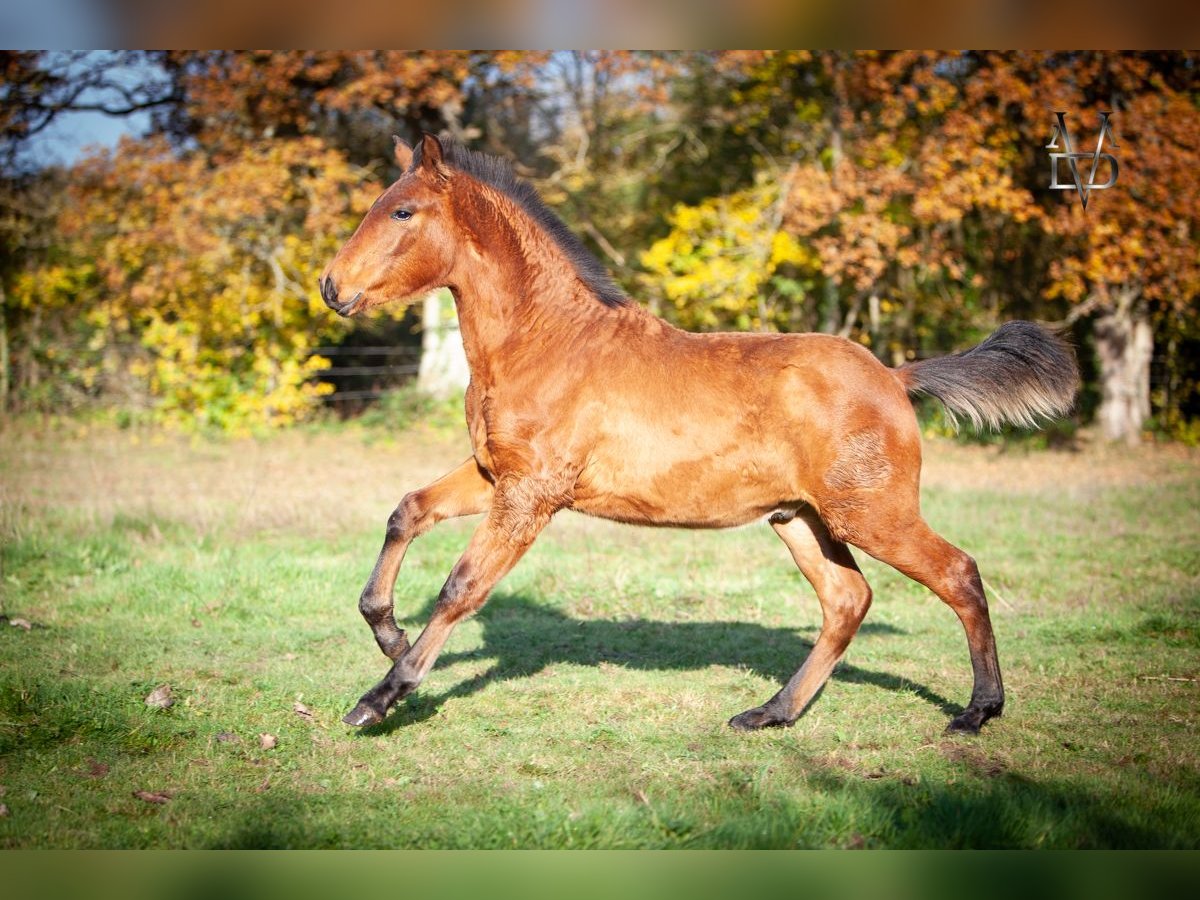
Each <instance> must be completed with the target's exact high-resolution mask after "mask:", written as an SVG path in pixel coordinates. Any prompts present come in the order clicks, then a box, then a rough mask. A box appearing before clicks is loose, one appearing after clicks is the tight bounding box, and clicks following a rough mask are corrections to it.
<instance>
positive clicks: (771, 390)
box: [319, 134, 1079, 733]
mask: <svg viewBox="0 0 1200 900" xmlns="http://www.w3.org/2000/svg"><path fill="white" fill-rule="evenodd" d="M395 156H396V162H397V163H398V164H399V166H400V170H401V172H402V173H403V174H402V175H401V177H400V178H399V179H398V180H397V181H396V182H395V183H394V184H392V185H391V186H390V187H389V188H388V189H387V190H386V191H384V193H383V194H382V195H381V196H380V197H379V198H378V199H377V200H376V201H375V203H374V205H373V206H372V207H371V208H370V210H369V211H368V212H367V214H366V216H365V217H364V218H363V220H362V222H361V223H360V224H359V226H358V229H357V230H356V231H355V232H354V234H353V235H352V236H351V237H350V239H349V240H348V241H347V242H346V244H345V245H344V246H343V247H342V248H341V250H340V251H339V252H338V253H337V255H336V256H335V257H334V259H333V260H332V261H331V262H330V263H329V265H328V266H327V267H326V269H325V271H324V272H323V273H322V275H321V277H320V281H319V288H320V292H321V296H322V299H323V300H324V301H325V303H326V305H328V306H329V307H330V308H331V309H332V310H334V311H335V312H336V313H338V314H339V315H341V316H356V315H360V314H362V313H363V312H365V311H367V310H369V309H372V308H374V307H377V306H380V305H382V304H384V303H388V302H394V301H406V300H412V299H414V298H417V297H420V296H423V295H424V294H426V293H428V292H429V291H432V290H434V289H436V288H441V287H445V288H449V290H450V292H451V294H452V295H453V296H454V302H455V305H456V307H457V310H458V318H459V323H460V327H461V331H462V339H463V345H464V347H465V349H466V356H467V362H468V364H469V366H470V372H471V379H470V385H469V387H468V388H467V392H466V402H465V406H466V421H467V426H468V428H469V431H470V438H471V444H472V447H473V451H474V452H473V454H472V455H471V456H470V457H469V458H468V459H467V460H465V461H464V462H463V463H462V464H461V465H459V466H458V467H457V468H455V469H454V470H452V471H451V472H449V473H448V474H446V475H444V476H443V477H441V478H439V479H438V480H437V481H435V482H433V483H432V484H430V485H428V486H427V487H424V488H422V489H421V490H417V491H413V492H412V493H409V494H407V495H405V496H404V498H403V499H402V500H401V502H400V504H399V505H398V506H397V507H396V508H395V510H394V511H393V512H392V514H391V515H390V516H389V518H388V521H387V532H386V537H385V540H384V543H383V549H382V551H381V552H380V554H379V557H378V560H377V561H376V563H375V567H374V570H373V571H372V572H371V575H370V577H369V579H368V581H367V584H366V587H365V588H364V589H363V592H362V595H361V598H360V600H359V610H360V611H361V613H362V615H363V617H364V618H365V619H366V621H367V622H368V624H369V625H370V627H371V630H372V632H373V633H374V636H375V640H376V642H377V643H378V644H379V647H380V649H381V650H382V651H383V653H384V655H385V656H387V657H388V658H389V659H391V660H392V666H391V669H390V670H389V672H388V674H387V676H386V677H385V678H384V679H383V680H382V681H380V682H379V683H378V684H377V685H375V686H374V687H372V688H371V689H370V690H368V691H367V692H366V693H365V694H364V695H363V696H362V698H361V700H360V701H359V702H358V704H357V705H356V706H355V707H354V709H353V710H351V711H350V712H349V713H348V714H347V715H346V716H345V718H344V719H343V721H345V722H346V723H347V724H350V725H355V726H365V725H372V724H375V723H377V722H380V721H382V720H383V718H384V717H385V716H386V715H387V714H388V711H389V709H390V708H391V707H392V705H393V704H394V703H395V702H396V701H397V700H399V699H400V698H402V697H405V696H406V695H408V694H409V693H411V692H412V691H413V690H414V689H416V687H417V686H418V685H419V684H420V683H421V681H422V680H423V679H424V678H425V676H426V675H427V674H428V672H429V670H430V669H431V668H432V667H433V664H434V661H435V660H436V659H437V656H438V653H439V652H440V651H441V649H442V646H443V645H444V644H445V642H446V639H447V637H448V636H449V635H450V632H451V630H452V629H453V628H454V625H455V623H457V622H459V621H460V620H462V619H463V617H465V616H468V615H470V614H472V613H474V612H475V611H476V610H478V609H479V608H480V607H481V606H482V605H483V603H484V601H485V600H486V599H487V597H488V594H489V592H490V591H491V590H492V588H493V587H494V586H495V585H496V583H497V582H498V581H499V580H500V579H501V578H502V577H503V576H504V575H505V574H506V573H507V572H508V571H509V570H510V569H511V568H512V567H513V566H514V565H515V564H516V562H517V561H518V560H519V559H520V558H521V557H522V555H523V554H524V553H525V551H526V550H528V549H529V547H530V545H531V544H532V543H533V541H534V539H535V538H537V536H538V534H539V533H540V532H541V530H542V529H543V528H545V527H546V524H547V523H548V522H549V521H550V519H551V517H552V516H553V515H554V514H555V513H556V512H558V511H559V510H563V509H573V510H577V511H579V512H582V513H587V514H590V515H594V516H599V517H602V518H606V519H613V520H616V521H618V522H628V523H636V524H640V525H662V526H673V527H680V528H730V527H733V526H737V525H743V524H746V523H749V522H754V521H756V520H763V521H765V522H768V523H769V524H770V525H771V527H772V528H773V529H774V530H775V532H776V533H777V534H778V535H779V537H780V538H781V539H782V540H783V542H784V543H785V544H786V545H787V548H788V550H789V551H790V552H791V555H792V557H793V559H794V560H795V562H796V565H797V566H798V567H799V569H800V571H801V572H802V573H803V574H804V576H805V577H806V578H807V579H808V581H809V582H811V584H812V586H813V588H814V589H815V591H816V594H817V598H818V599H819V601H820V604H821V611H822V615H823V624H822V627H821V631H820V634H819V636H818V637H817V640H816V642H815V644H814V645H813V647H812V650H811V652H810V653H809V655H808V658H807V659H806V660H804V663H803V665H801V666H800V668H799V670H798V671H797V672H796V673H795V675H793V676H792V678H791V679H790V680H789V681H788V682H787V684H786V685H784V687H783V688H782V689H781V690H780V691H779V692H778V693H776V694H775V696H773V697H772V698H771V699H770V700H768V701H767V702H766V703H764V704H763V705H762V706H758V707H755V708H754V709H750V710H747V711H745V712H743V713H741V714H739V715H737V716H734V717H733V718H732V719H731V720H730V721H729V724H730V725H731V726H732V727H733V728H735V729H739V730H750V729H757V728H763V727H767V726H779V725H791V724H792V723H793V722H795V721H796V719H797V717H798V716H799V715H800V713H801V712H802V711H803V710H804V708H805V706H806V705H807V704H808V703H809V701H810V700H811V699H812V698H813V696H814V695H815V694H816V692H817V691H818V690H819V689H820V688H821V686H822V685H823V684H824V683H825V681H826V679H827V678H828V677H829V675H830V673H831V672H832V670H833V668H834V665H835V664H836V663H837V662H838V660H839V659H840V658H841V656H842V654H843V653H844V652H845V650H846V647H847V645H848V644H849V642H850V640H851V638H852V637H853V636H854V634H855V633H856V631H857V630H858V627H859V624H860V623H861V622H862V620H863V617H864V616H865V615H866V612H867V608H868V607H869V606H870V604H871V588H870V587H869V586H868V584H867V582H866V580H865V579H864V578H863V575H862V572H861V571H860V570H859V567H858V565H857V564H856V562H855V560H854V557H853V556H852V555H851V552H850V550H849V548H848V545H851V544H852V545H854V546H855V547H858V548H860V549H861V550H863V551H865V552H866V553H868V554H870V555H871V556H873V557H875V558H876V559H878V560H881V561H883V562H885V563H887V564H888V565H891V566H893V567H894V568H896V569H898V570H899V571H900V572H902V573H903V574H904V575H906V576H908V577H909V578H912V579H914V580H916V581H918V582H920V583H921V584H923V585H925V586H926V587H928V588H929V589H930V590H932V591H933V592H934V593H935V594H936V595H937V596H938V597H939V598H940V599H941V600H943V601H944V602H945V603H946V604H947V605H948V606H949V607H950V608H951V609H953V610H954V612H955V613H957V615H958V618H959V619H960V620H961V622H962V625H963V628H964V629H965V630H966V635H967V644H968V647H969V650H970V656H971V667H972V669H973V674H974V687H973V689H972V692H971V699H970V703H969V704H968V705H967V707H966V709H964V710H963V711H962V712H961V713H959V714H958V715H957V716H955V717H954V718H953V719H952V721H951V722H950V723H949V725H948V726H947V730H948V731H951V732H967V733H976V732H978V731H979V728H980V726H981V725H982V724H983V723H984V722H986V721H987V720H988V719H990V718H992V717H993V716H998V715H1000V712H1001V710H1002V709H1003V706H1004V688H1003V685H1002V682H1001V678H1000V666H999V663H998V662H997V658H996V642H995V638H994V637H993V634H992V626H991V623H990V620H989V617H988V606H987V600H986V598H985V596H984V590H983V585H982V582H981V580H980V577H979V570H978V568H977V567H976V565H975V561H974V560H973V559H972V558H971V557H970V556H968V555H967V554H966V553H964V552H963V551H962V550H960V549H958V548H957V547H955V546H953V545H952V544H950V543H949V542H948V541H946V540H945V539H944V538H942V537H941V536H940V535H938V534H937V533H935V532H934V531H933V530H932V529H931V528H930V527H929V525H927V524H926V522H925V520H924V519H923V518H922V517H921V511H920V505H919V496H918V494H919V481H920V472H921V444H920V432H919V430H918V427H917V420H916V416H915V414H914V411H913V408H912V404H911V402H910V400H909V396H910V395H929V396H932V397H935V398H937V399H938V400H939V401H941V403H942V404H943V405H944V406H945V407H946V408H947V409H948V410H949V411H950V412H951V413H952V414H958V415H963V416H965V417H967V418H968V419H970V420H971V422H972V423H973V424H975V425H977V426H981V425H982V426H991V427H995V426H998V425H1000V424H1002V423H1005V422H1009V423H1018V424H1022V425H1033V424H1035V423H1036V422H1037V421H1040V420H1043V419H1049V418H1052V417H1055V416H1059V415H1062V414H1064V413H1065V412H1067V411H1068V410H1069V409H1070V408H1071V406H1072V404H1073V402H1074V396H1075V393H1076V391H1077V389H1078V384H1079V375H1078V369H1077V365H1076V362H1075V357H1074V354H1073V352H1072V351H1071V349H1070V347H1069V346H1068V345H1067V344H1066V343H1065V342H1064V341H1063V340H1062V339H1061V338H1059V337H1058V336H1056V335H1055V334H1053V333H1051V332H1049V331H1047V330H1046V329H1044V328H1042V327H1041V326H1038V325H1035V324H1033V323H1030V322H1009V323H1007V324H1005V325H1003V326H1001V327H1000V328H999V329H998V330H997V331H996V332H995V333H993V334H992V335H991V336H990V337H988V338H987V339H986V340H984V341H983V343H981V344H979V345H978V346H976V347H974V348H972V349H970V350H967V351H965V352H962V353H958V354H956V355H951V356H945V357H941V358H936V359H927V360H921V361H918V362H912V363H908V364H906V365H903V366H900V367H899V368H895V369H892V368H888V367H886V366H885V365H884V364H883V363H881V362H880V361H879V360H877V359H876V358H875V357H874V356H873V355H872V354H871V353H870V352H869V351H867V350H866V349H865V348H863V347H862V346H860V345H858V344H855V343H853V342H851V341H848V340H845V339H843V338H839V337H834V336H831V335H825V334H741V333H718V334H693V333H689V332H685V331H681V330H679V329H676V328H674V327H672V326H671V325H669V324H668V323H666V322H665V321H663V320H662V319H659V318H657V317H656V316H654V315H652V314H650V313H649V312H647V311H646V310H644V309H643V308H641V307H640V306H638V305H636V304H634V303H632V302H631V301H629V300H628V299H627V298H626V297H625V296H624V295H623V294H622V292H621V291H620V290H619V289H618V288H617V287H616V285H615V284H614V283H613V281H612V280H611V279H610V277H609V275H608V273H607V272H606V270H605V269H604V267H603V266H602V265H601V264H600V263H599V262H598V261H597V260H596V258H595V257H594V256H592V255H591V254H590V253H589V252H588V251H587V250H586V249H585V248H584V246H583V245H582V243H580V241H579V240H578V238H576V237H575V236H574V235H573V234H572V233H571V231H570V230H569V229H568V228H567V227H566V226H565V225H564V224H563V222H562V221H561V220H560V219H559V218H558V217H557V216H555V215H554V213H552V212H551V211H550V209H549V208H548V207H547V206H546V205H545V204H544V203H543V201H542V200H541V199H540V198H539V197H538V195H537V193H536V192H535V191H534V190H533V188H531V187H530V186H529V185H528V184H527V183H525V182H523V181H520V180H519V179H517V178H516V176H515V175H514V174H513V172H512V170H511V168H510V167H509V166H508V165H507V164H505V163H504V162H502V161H500V160H499V159H497V158H495V157H491V156H487V155H483V154H480V153H476V152H473V151H470V150H467V149H465V148H462V147H460V146H458V145H454V144H450V143H447V144H446V145H445V146H443V144H442V143H441V142H440V141H439V140H438V139H437V138H436V137H434V136H432V135H428V134H426V135H424V137H423V138H422V139H421V141H420V142H419V143H418V145H417V147H416V148H415V149H414V148H412V147H410V146H409V145H408V144H407V143H405V142H404V141H402V140H400V139H399V138H395ZM477 513H486V517H485V518H484V519H483V520H482V522H481V523H480V525H479V526H478V528H477V529H476V530H475V532H474V534H473V536H472V537H471V540H470V543H469V545H468V546H467V549H466V551H465V552H464V553H463V554H462V557H461V558H460V559H459V560H458V562H457V563H456V564H455V565H454V568H453V569H452V570H451V572H450V575H449V577H448V578H447V579H446V583H445V586H444V587H443V588H442V589H441V592H440V593H439V594H438V598H437V603H436V605H435V607H434V611H433V613H432V615H431V617H430V620H429V623H428V625H427V626H426V628H425V629H424V631H422V632H421V634H420V636H419V637H418V638H417V640H416V642H415V643H413V644H412V645H411V646H410V645H409V642H408V638H407V636H406V635H405V632H404V631H403V630H402V629H400V628H399V627H398V626H397V625H396V620H395V617H394V614H393V600H392V592H393V587H394V585H395V582H396V577H397V574H398V572H399V569H400V564H401V562H402V561H403V559H404V554H405V551H406V550H407V549H408V546H409V544H410V543H412V541H413V540H414V539H415V538H416V537H418V536H419V535H421V534H423V533H425V532H426V531H428V530H429V529H430V528H432V527H433V526H434V525H436V524H437V523H438V522H441V521H443V520H445V519H449V518H452V517H455V516H468V515H472V514H477Z"/></svg>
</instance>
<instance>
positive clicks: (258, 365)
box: [18, 137, 379, 430]
mask: <svg viewBox="0 0 1200 900" xmlns="http://www.w3.org/2000/svg"><path fill="white" fill-rule="evenodd" d="M76 176H77V177H75V178H74V179H72V186H71V188H70V192H71V196H70V200H69V202H68V203H66V204H65V205H64V212H63V215H62V217H61V220H60V223H59V224H60V234H62V235H63V236H64V237H65V238H66V239H67V241H68V244H67V246H66V247H64V250H65V251H67V253H66V256H67V258H68V259H71V260H77V262H73V263H72V264H71V265H63V264H59V265H55V266H47V267H43V268H41V269H38V270H35V271H33V272H31V273H30V274H29V275H28V276H25V278H24V279H23V280H22V281H21V282H20V284H21V290H20V293H19V296H18V302H19V303H46V302H47V301H48V300H49V301H51V302H54V300H53V298H56V297H61V298H62V300H61V301H58V302H61V303H63V304H66V303H73V304H76V305H78V306H79V307H80V308H83V309H87V310H90V311H91V314H90V315H89V316H88V321H89V322H90V324H91V325H92V326H93V327H94V328H95V329H96V331H95V333H94V334H95V336H96V337H98V338H99V339H100V342H101V346H103V344H104V342H105V341H106V340H108V341H111V340H113V339H114V337H115V335H116V334H117V333H118V331H119V330H122V329H123V330H125V331H128V332H130V333H131V334H132V335H133V336H135V337H136V339H137V341H138V342H139V343H140V345H141V349H142V354H139V355H138V356H136V357H134V358H132V359H129V361H128V363H127V371H128V374H129V375H130V376H131V377H134V378H137V379H139V380H142V381H143V382H144V384H145V386H146V389H147V390H148V392H149V394H150V395H151V397H152V398H154V400H155V403H156V406H155V410H156V415H157V416H158V417H159V418H160V419H162V420H164V421H168V422H173V423H176V424H179V425H182V426H185V427H197V426H213V427H217V428H222V429H229V430H246V429H250V428H255V427H261V426H267V425H274V424H283V423H287V422H291V421H295V420H296V419H299V418H302V417H303V416H304V415H306V414H307V413H308V412H309V411H310V410H311V409H312V407H313V404H314V402H315V400H316V398H317V397H318V396H319V394H320V393H321V391H320V389H319V388H318V386H317V385H316V383H315V382H313V381H312V380H311V376H312V374H313V372H314V371H315V370H317V369H318V368H320V367H321V366H322V365H323V364H327V363H326V362H325V361H323V360H321V359H319V358H315V359H310V351H311V349H312V348H313V347H314V346H316V345H317V344H318V343H319V342H320V341H321V340H322V339H323V338H326V337H329V336H330V335H331V334H332V333H335V332H336V331H337V330H339V329H340V328H341V327H342V325H341V324H340V323H339V322H338V321H337V320H336V319H335V317H333V316H330V315H329V314H328V312H327V311H326V310H325V309H324V307H323V306H322V305H320V303H319V301H317V299H316V291H315V288H314V287H313V285H315V283H316V278H317V275H318V273H319V272H320V270H321V269H322V268H323V266H324V264H325V262H326V261H327V260H328V258H329V257H330V256H331V255H332V254H333V253H334V252H335V251H336V248H337V246H338V245H339V244H340V242H341V241H342V240H344V239H345V237H346V236H348V234H349V232H350V231H351V230H352V228H353V226H354V222H355V218H356V216H357V215H358V213H359V212H360V211H361V209H362V208H363V207H364V206H366V205H368V203H369V198H370V197H372V196H373V195H374V194H376V193H377V192H378V191H379V185H378V184H375V183H373V182H372V180H371V178H370V175H369V173H367V172H366V171H364V170H362V169H360V168H358V167H355V166H352V165H350V164H349V163H347V161H346V160H345V158H344V157H343V156H342V155H341V154H340V153H338V152H336V151H334V150H331V149H329V148H328V147H326V146H325V145H324V144H323V143H322V142H321V141H320V140H318V139H316V138H308V137H301V138H297V139H294V140H290V141H267V142H258V143H251V144H245V145H242V146H240V147H239V148H238V149H237V151H236V153H233V154H231V155H229V156H227V157H226V158H225V159H224V160H223V162H222V163H221V164H219V165H212V164H211V163H210V161H209V160H208V159H207V158H205V156H203V155H202V154H200V153H196V152H193V153H179V152H177V151H176V149H175V148H173V147H171V146H170V145H169V144H168V143H167V141H166V140H165V139H162V138H151V139H147V140H144V141H133V140H125V141H123V142H122V143H121V145H120V146H119V147H118V148H117V149H116V150H114V151H111V152H105V153H101V154H97V155H95V156H92V157H89V158H87V159H85V160H83V161H82V162H81V163H80V164H79V166H78V167H77V170H76Z"/></svg>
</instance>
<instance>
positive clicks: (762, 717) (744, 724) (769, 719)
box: [729, 706, 792, 731]
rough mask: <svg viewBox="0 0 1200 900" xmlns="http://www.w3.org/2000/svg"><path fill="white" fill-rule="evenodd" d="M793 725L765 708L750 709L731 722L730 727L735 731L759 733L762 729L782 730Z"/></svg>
mask: <svg viewBox="0 0 1200 900" xmlns="http://www.w3.org/2000/svg"><path fill="white" fill-rule="evenodd" d="M791 724H792V723H791V722H789V721H788V720H787V719H782V718H780V717H779V716H778V715H776V714H775V713H773V712H771V711H770V710H769V709H768V708H767V707H765V706H756V707H755V708H754V709H748V710H746V711H745V712H744V713H739V714H738V715H736V716H734V717H733V718H732V719H730V720H729V727H730V728H732V729H733V730H734V731H758V729H760V728H781V727H785V726H788V725H791Z"/></svg>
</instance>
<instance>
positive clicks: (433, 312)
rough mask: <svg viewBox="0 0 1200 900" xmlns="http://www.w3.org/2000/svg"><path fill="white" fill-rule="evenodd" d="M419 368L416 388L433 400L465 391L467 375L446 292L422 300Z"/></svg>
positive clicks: (469, 375) (454, 318) (456, 317)
mask: <svg viewBox="0 0 1200 900" xmlns="http://www.w3.org/2000/svg"><path fill="white" fill-rule="evenodd" d="M421 318H422V322H421V327H422V335H421V366H420V369H419V370H418V372H417V387H418V388H419V389H420V390H422V391H423V392H425V393H427V394H431V395H433V396H434V397H449V396H452V395H454V394H461V393H462V392H463V391H465V390H466V389H467V382H468V381H470V379H471V371H470V369H469V368H467V354H466V352H465V351H464V350H463V342H462V334H461V333H460V332H459V330H458V316H456V315H455V312H454V299H453V298H452V297H451V296H450V293H449V291H434V292H433V293H431V294H429V295H428V296H427V297H426V298H425V307H424V310H423V314H422V317H421Z"/></svg>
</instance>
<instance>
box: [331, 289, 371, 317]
mask: <svg viewBox="0 0 1200 900" xmlns="http://www.w3.org/2000/svg"><path fill="white" fill-rule="evenodd" d="M365 299H366V295H365V294H364V293H363V292H362V291H359V292H358V293H357V294H355V295H354V297H353V298H351V299H350V300H349V301H348V302H346V303H343V304H342V305H341V306H334V305H332V304H330V308H331V309H332V310H333V311H334V312H335V313H337V314H338V315H339V316H342V317H344V318H349V317H350V316H352V315H354V314H355V313H356V312H358V311H359V309H360V308H361V307H362V306H363V301H364V300H365Z"/></svg>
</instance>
